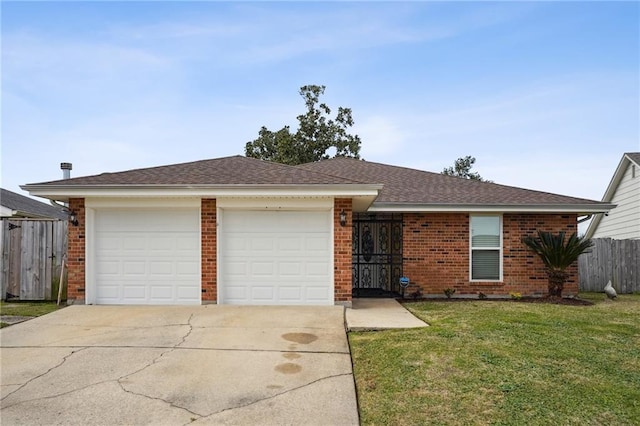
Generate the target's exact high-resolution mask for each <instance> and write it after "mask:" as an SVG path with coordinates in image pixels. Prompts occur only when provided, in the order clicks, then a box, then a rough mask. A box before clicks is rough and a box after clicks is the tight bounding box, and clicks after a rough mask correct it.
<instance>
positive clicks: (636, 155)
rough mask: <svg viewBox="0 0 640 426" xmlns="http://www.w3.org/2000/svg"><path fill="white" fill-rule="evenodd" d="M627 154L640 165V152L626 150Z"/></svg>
mask: <svg viewBox="0 0 640 426" xmlns="http://www.w3.org/2000/svg"><path fill="white" fill-rule="evenodd" d="M625 155H626V156H627V157H629V158H631V160H632V161H633V162H634V163H636V164H638V165H640V152H626V153H625Z"/></svg>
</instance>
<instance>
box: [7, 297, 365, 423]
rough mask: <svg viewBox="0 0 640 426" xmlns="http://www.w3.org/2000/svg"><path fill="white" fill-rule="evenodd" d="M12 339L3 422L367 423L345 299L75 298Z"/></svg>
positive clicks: (10, 333)
mask: <svg viewBox="0 0 640 426" xmlns="http://www.w3.org/2000/svg"><path fill="white" fill-rule="evenodd" d="M0 344H1V347H2V349H1V351H2V352H1V366H2V370H1V374H0V376H1V384H2V403H1V411H0V416H1V417H0V420H1V422H2V425H3V426H4V425H16V424H24V425H37V424H47V425H52V424H65V425H66V424H83V425H88V424H100V425H112V424H127V425H143V424H153V425H160V424H170V425H187V424H193V425H198V424H238V425H246V424H261V425H264V424H274V425H275V424H278V425H288V424H291V425H292V424H296V425H299V424H323V425H325V424H335V425H342V424H344V425H354V424H358V412H357V403H356V394H355V386H354V380H353V371H352V368H351V358H350V355H349V347H348V343H347V337H346V332H345V327H344V309H343V308H342V307H339V306H328V307H255V306H254V307H246V306H217V305H207V306H194V307H174V306H171V307H168V306H163V307H154V306H149V307H126V306H70V307H67V308H65V309H62V310H60V311H57V312H54V313H52V314H49V315H46V316H43V317H39V318H35V319H33V320H30V321H27V322H24V323H21V324H16V325H13V326H11V327H8V328H4V329H2V330H0Z"/></svg>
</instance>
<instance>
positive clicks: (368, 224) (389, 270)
mask: <svg viewBox="0 0 640 426" xmlns="http://www.w3.org/2000/svg"><path fill="white" fill-rule="evenodd" d="M400 277H402V215H401V214H395V215H394V214H384V215H383V214H366V213H358V214H355V215H354V218H353V296H354V297H366V296H369V297H376V296H378V297H380V296H393V295H395V294H398V293H399V291H400V284H399V281H400Z"/></svg>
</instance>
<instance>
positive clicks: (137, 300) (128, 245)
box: [94, 208, 200, 305]
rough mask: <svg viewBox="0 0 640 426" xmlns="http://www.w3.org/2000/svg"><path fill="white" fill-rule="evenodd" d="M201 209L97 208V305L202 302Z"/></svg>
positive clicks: (95, 266)
mask: <svg viewBox="0 0 640 426" xmlns="http://www.w3.org/2000/svg"><path fill="white" fill-rule="evenodd" d="M199 229H200V225H199V212H198V210H197V209H192V208H191V209H186V208H178V209H158V208H154V209H98V210H96V212H95V258H94V262H95V265H94V270H95V303H98V304H149V305H168V304H199V303H200V249H199V246H200V238H199Z"/></svg>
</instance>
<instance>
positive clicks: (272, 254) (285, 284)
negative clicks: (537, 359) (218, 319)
mask: <svg viewBox="0 0 640 426" xmlns="http://www.w3.org/2000/svg"><path fill="white" fill-rule="evenodd" d="M222 217H223V219H222V229H221V235H220V248H221V250H220V259H221V273H220V278H221V279H220V283H219V296H220V297H219V299H220V300H219V301H220V303H225V304H245V305H246V304H253V305H332V304H333V283H332V271H331V268H332V264H333V262H332V236H331V229H332V228H331V227H332V220H331V212H330V211H305V212H299V211H234V210H227V211H225V212H224V214H223V216H222Z"/></svg>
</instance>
